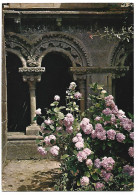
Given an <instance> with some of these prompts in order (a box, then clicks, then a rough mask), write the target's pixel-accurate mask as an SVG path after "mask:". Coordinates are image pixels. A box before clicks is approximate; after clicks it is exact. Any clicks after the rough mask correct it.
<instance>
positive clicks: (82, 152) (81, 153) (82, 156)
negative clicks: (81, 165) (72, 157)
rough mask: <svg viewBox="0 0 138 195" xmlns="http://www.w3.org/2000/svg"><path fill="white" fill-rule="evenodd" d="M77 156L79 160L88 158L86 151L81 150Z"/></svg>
mask: <svg viewBox="0 0 138 195" xmlns="http://www.w3.org/2000/svg"><path fill="white" fill-rule="evenodd" d="M77 158H78V161H79V162H82V161H83V160H86V159H87V154H86V153H85V152H84V151H79V152H78V154H77Z"/></svg>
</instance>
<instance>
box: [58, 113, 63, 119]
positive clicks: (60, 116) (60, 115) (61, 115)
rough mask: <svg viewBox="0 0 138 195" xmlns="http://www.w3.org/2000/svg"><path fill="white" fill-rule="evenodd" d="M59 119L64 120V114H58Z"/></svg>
mask: <svg viewBox="0 0 138 195" xmlns="http://www.w3.org/2000/svg"><path fill="white" fill-rule="evenodd" d="M58 118H59V120H62V119H64V114H63V113H62V112H58Z"/></svg>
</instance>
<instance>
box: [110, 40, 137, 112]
mask: <svg viewBox="0 0 138 195" xmlns="http://www.w3.org/2000/svg"><path fill="white" fill-rule="evenodd" d="M111 62H112V63H111V66H112V67H116V69H117V68H119V69H122V70H123V71H122V73H121V71H120V74H118V75H114V76H113V82H112V87H113V95H114V96H115V99H116V103H117V104H118V106H119V107H121V109H123V110H124V111H126V114H127V112H131V113H133V95H134V91H133V85H134V84H133V82H134V81H133V79H134V78H133V72H134V67H133V42H132V40H131V41H130V42H120V43H119V44H118V46H117V47H116V48H115V51H114V54H113V58H112V61H111Z"/></svg>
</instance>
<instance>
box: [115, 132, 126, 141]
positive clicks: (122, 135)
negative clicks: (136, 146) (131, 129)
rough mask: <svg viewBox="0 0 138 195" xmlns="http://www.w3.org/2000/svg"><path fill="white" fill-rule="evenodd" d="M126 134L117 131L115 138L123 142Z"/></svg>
mask: <svg viewBox="0 0 138 195" xmlns="http://www.w3.org/2000/svg"><path fill="white" fill-rule="evenodd" d="M125 138H126V136H125V135H124V134H123V133H117V134H116V140H117V141H118V142H123V141H124V140H125Z"/></svg>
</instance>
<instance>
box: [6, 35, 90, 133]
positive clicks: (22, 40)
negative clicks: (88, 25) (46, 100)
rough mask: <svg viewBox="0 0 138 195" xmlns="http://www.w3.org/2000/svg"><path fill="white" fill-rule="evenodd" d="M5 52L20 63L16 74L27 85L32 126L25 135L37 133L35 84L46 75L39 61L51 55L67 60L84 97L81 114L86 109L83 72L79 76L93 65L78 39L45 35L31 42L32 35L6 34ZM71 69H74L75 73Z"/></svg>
mask: <svg viewBox="0 0 138 195" xmlns="http://www.w3.org/2000/svg"><path fill="white" fill-rule="evenodd" d="M6 50H7V51H10V52H12V53H14V54H16V55H17V56H18V57H19V58H20V59H21V61H22V67H21V68H19V72H20V73H21V74H22V76H23V81H24V82H28V84H29V91H30V109H31V126H29V127H28V128H27V129H26V133H27V134H34V133H37V132H38V131H37V129H38V127H37V125H36V122H35V121H34V120H33V118H34V116H35V110H36V95H35V90H36V82H40V81H41V74H42V73H43V72H45V67H42V60H43V59H44V57H45V56H46V55H47V54H48V53H50V52H58V53H62V54H63V55H64V56H66V57H67V58H68V59H69V60H70V62H71V67H69V69H70V71H71V73H72V75H73V78H74V79H75V80H77V82H78V84H79V89H80V91H81V93H82V94H83V97H84V100H82V102H81V105H80V106H81V109H82V111H83V110H84V109H85V103H86V102H85V99H86V97H85V94H86V91H85V90H86V72H82V68H87V67H92V62H91V60H90V57H89V53H88V51H87V50H86V48H85V46H84V44H83V42H82V41H81V40H79V39H78V38H77V37H75V36H73V35H71V34H68V33H63V32H48V33H45V34H41V35H39V36H37V37H36V38H35V39H34V36H33V35H32V38H31V35H30V36H29V38H28V37H26V36H25V35H20V34H17V33H13V32H9V33H7V34H6ZM71 68H77V72H76V69H75V72H74V69H73V70H72V69H71ZM32 129H33V133H32Z"/></svg>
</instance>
